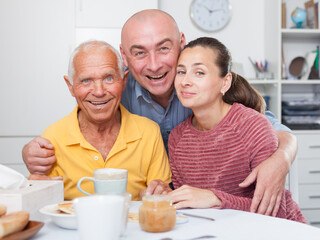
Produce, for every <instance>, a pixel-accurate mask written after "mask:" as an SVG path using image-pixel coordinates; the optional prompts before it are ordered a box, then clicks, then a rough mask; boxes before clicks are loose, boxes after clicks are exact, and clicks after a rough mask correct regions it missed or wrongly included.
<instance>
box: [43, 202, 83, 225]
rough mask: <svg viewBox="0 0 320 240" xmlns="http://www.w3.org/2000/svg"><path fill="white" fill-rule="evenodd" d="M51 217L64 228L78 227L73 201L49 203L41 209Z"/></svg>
mask: <svg viewBox="0 0 320 240" xmlns="http://www.w3.org/2000/svg"><path fill="white" fill-rule="evenodd" d="M39 211H40V212H41V213H42V214H44V215H47V216H49V217H50V218H51V220H52V222H53V223H55V224H56V225H58V226H59V227H62V228H67V229H77V221H76V215H75V212H74V208H73V205H72V202H63V203H59V204H51V205H47V206H45V207H43V208H41V209H40V210H39Z"/></svg>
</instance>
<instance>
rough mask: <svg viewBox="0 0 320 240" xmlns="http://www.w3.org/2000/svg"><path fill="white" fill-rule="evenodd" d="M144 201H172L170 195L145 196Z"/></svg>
mask: <svg viewBox="0 0 320 240" xmlns="http://www.w3.org/2000/svg"><path fill="white" fill-rule="evenodd" d="M142 201H150V202H163V201H168V202H170V201H171V197H170V196H169V195H164V194H163V195H156V194H154V195H145V196H143V197H142Z"/></svg>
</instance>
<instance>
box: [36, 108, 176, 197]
mask: <svg viewBox="0 0 320 240" xmlns="http://www.w3.org/2000/svg"><path fill="white" fill-rule="evenodd" d="M120 111H121V127H120V131H119V135H118V137H117V140H116V142H115V144H114V146H113V147H112V149H111V150H110V152H109V154H108V156H107V159H106V160H104V159H103V158H102V156H101V154H100V153H99V152H98V151H97V150H96V149H95V148H94V147H93V146H92V145H91V144H90V143H89V142H87V141H86V140H85V138H84V137H83V135H82V133H81V131H80V128H79V122H78V118H77V112H78V107H76V108H75V109H74V110H73V112H72V113H71V114H70V115H68V116H66V117H64V118H62V119H60V120H59V121H57V122H55V123H54V124H52V125H50V126H49V127H48V128H47V129H46V130H45V131H44V132H43V134H42V137H44V138H47V139H49V140H50V142H51V143H52V144H53V145H54V148H55V155H56V158H57V162H56V163H55V165H54V166H53V169H52V170H51V172H50V173H49V174H48V176H51V177H54V176H63V181H64V197H65V199H66V200H71V199H73V198H75V197H79V196H84V194H82V193H81V192H80V191H79V190H78V189H77V182H78V181H79V179H80V178H81V177H84V176H88V177H92V176H93V171H94V170H95V169H99V168H122V169H127V170H128V185H127V191H128V192H130V193H131V194H132V200H140V197H139V193H140V191H141V190H143V189H146V187H147V185H148V184H149V183H150V181H152V180H155V179H161V180H163V181H164V182H166V183H169V182H171V171H170V166H169V163H168V157H167V153H166V150H165V148H164V145H163V140H162V137H161V133H160V128H159V126H158V124H156V123H155V122H153V121H151V120H150V119H148V118H145V117H141V116H138V115H134V114H131V113H129V112H128V111H127V110H126V109H125V108H124V107H123V106H122V105H120ZM81 187H82V188H83V189H84V190H85V191H87V192H89V193H94V187H93V183H92V182H91V181H84V182H83V183H82V184H81Z"/></svg>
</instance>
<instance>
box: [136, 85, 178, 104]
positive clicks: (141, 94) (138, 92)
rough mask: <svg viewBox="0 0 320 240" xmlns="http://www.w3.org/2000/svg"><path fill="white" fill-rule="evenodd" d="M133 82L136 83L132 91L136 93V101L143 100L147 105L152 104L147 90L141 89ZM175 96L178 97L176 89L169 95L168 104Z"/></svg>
mask: <svg viewBox="0 0 320 240" xmlns="http://www.w3.org/2000/svg"><path fill="white" fill-rule="evenodd" d="M134 81H135V83H136V84H135V89H134V90H135V92H136V96H137V99H138V98H143V99H144V100H145V101H146V102H147V103H153V102H154V101H153V100H152V98H151V96H150V93H149V91H148V90H147V89H145V88H143V87H142V86H141V85H140V84H139V83H138V82H137V81H136V80H134ZM175 96H176V97H178V96H177V92H176V89H173V93H172V94H171V97H170V100H169V104H170V103H171V102H172V100H173V98H174V97H175Z"/></svg>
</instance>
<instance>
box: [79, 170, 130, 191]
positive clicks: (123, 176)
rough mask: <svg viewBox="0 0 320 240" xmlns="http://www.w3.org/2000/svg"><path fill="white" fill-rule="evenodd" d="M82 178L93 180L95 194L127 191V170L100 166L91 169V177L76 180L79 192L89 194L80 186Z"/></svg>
mask: <svg viewBox="0 0 320 240" xmlns="http://www.w3.org/2000/svg"><path fill="white" fill-rule="evenodd" d="M84 180H89V181H92V182H93V184H94V192H95V194H99V195H104V194H109V193H115V194H121V193H125V192H127V182H128V170H127V169H117V168H101V169H97V170H94V171H93V177H83V178H81V179H80V180H79V181H78V184H77V188H78V190H79V191H80V192H82V193H84V194H86V195H89V196H90V195H91V194H90V193H88V192H86V191H84V190H83V189H82V188H81V183H82V181H84Z"/></svg>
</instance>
